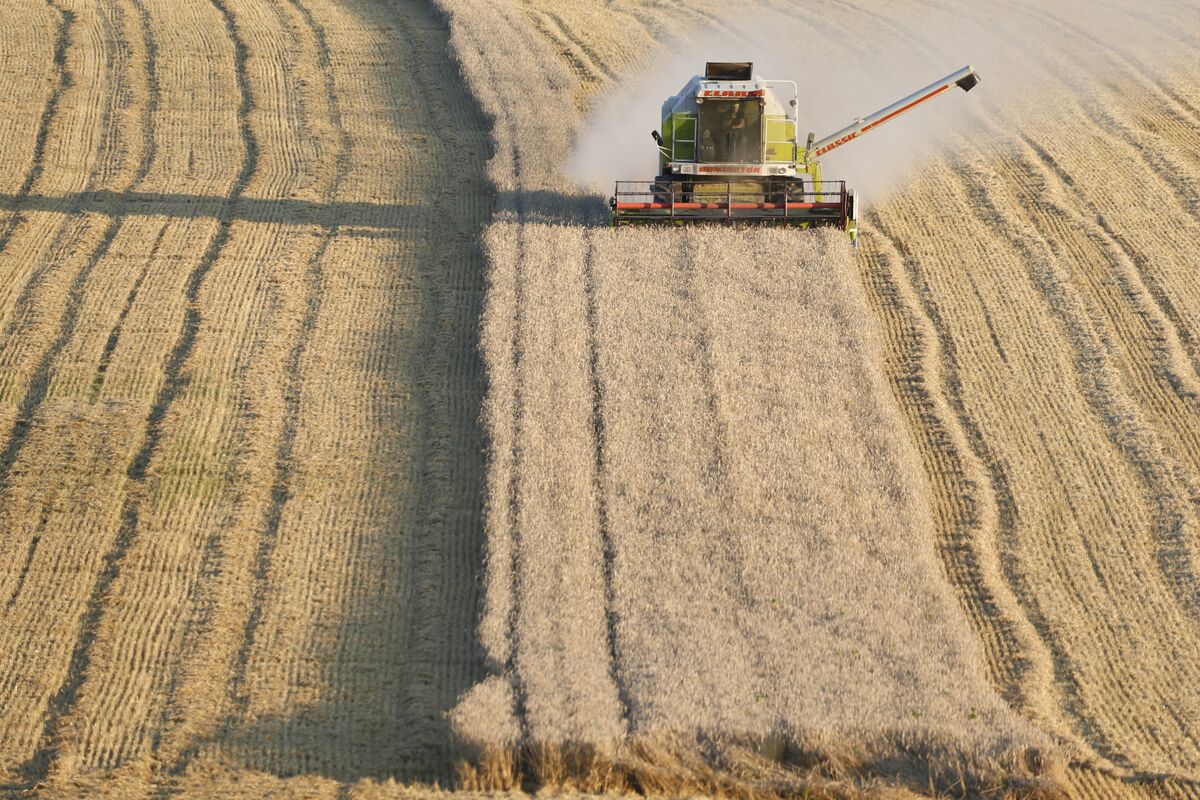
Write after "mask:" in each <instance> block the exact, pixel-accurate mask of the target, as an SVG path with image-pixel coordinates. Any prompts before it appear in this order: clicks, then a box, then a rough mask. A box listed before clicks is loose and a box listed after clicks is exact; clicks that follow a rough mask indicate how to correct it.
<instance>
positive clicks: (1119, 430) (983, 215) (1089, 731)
mask: <svg viewBox="0 0 1200 800" xmlns="http://www.w3.org/2000/svg"><path fill="white" fill-rule="evenodd" d="M959 180H960V181H961V183H962V185H963V187H964V189H965V190H966V192H967V194H968V196H969V197H970V198H971V200H972V203H971V213H972V214H973V215H974V216H975V217H976V219H977V220H978V222H979V224H980V225H983V226H987V225H992V224H999V225H1000V226H1001V228H1002V229H1004V230H1008V231H1010V232H1013V233H1011V234H1010V235H1009V241H1010V242H1011V244H1012V246H1013V248H1014V249H1015V251H1016V253H1017V255H1018V257H1019V258H1020V260H1021V261H1022V262H1023V263H1024V264H1025V265H1026V269H1027V271H1028V274H1029V277H1030V279H1031V281H1032V283H1033V285H1034V286H1035V287H1036V288H1037V290H1038V291H1039V292H1040V293H1041V294H1042V295H1043V296H1044V298H1045V300H1046V306H1047V308H1048V309H1050V310H1051V311H1052V312H1053V316H1054V318H1055V319H1056V320H1057V322H1058V325H1059V327H1060V329H1061V330H1062V332H1063V334H1064V338H1065V339H1066V341H1067V342H1068V343H1069V344H1070V347H1071V349H1072V350H1073V351H1074V352H1073V358H1072V360H1073V362H1074V363H1075V366H1076V370H1077V379H1078V381H1079V383H1080V384H1081V388H1082V389H1083V391H1081V393H1080V394H1081V396H1082V398H1083V399H1084V401H1085V402H1086V403H1087V404H1088V406H1089V407H1090V408H1091V409H1092V411H1093V413H1094V415H1095V416H1096V418H1097V419H1098V421H1099V422H1100V423H1101V425H1102V428H1103V430H1105V431H1106V432H1107V435H1108V438H1109V440H1110V442H1111V443H1112V444H1113V445H1114V446H1115V447H1116V449H1117V451H1118V452H1120V453H1122V454H1124V455H1125V458H1126V461H1127V462H1128V463H1129V465H1130V466H1131V467H1132V469H1133V471H1134V474H1136V475H1137V476H1138V478H1139V481H1140V483H1141V486H1140V491H1141V494H1142V495H1143V497H1144V498H1145V499H1146V501H1147V502H1148V503H1149V504H1150V506H1151V507H1152V508H1155V509H1156V511H1155V514H1154V516H1155V528H1156V532H1155V536H1156V538H1159V539H1162V538H1163V537H1165V536H1169V533H1168V532H1169V531H1170V530H1172V529H1174V528H1177V527H1178V525H1179V524H1180V523H1179V520H1180V514H1181V512H1180V510H1179V509H1178V508H1177V507H1176V506H1175V503H1174V501H1173V499H1171V498H1165V497H1163V496H1162V494H1161V492H1159V491H1158V490H1159V487H1160V486H1162V485H1163V484H1162V478H1163V477H1164V476H1162V475H1161V474H1160V473H1159V471H1158V470H1156V469H1155V466H1154V465H1153V464H1152V463H1151V462H1150V461H1149V460H1148V459H1145V458H1133V457H1132V456H1131V455H1130V454H1131V453H1137V452H1140V451H1141V450H1143V449H1144V448H1142V447H1140V445H1139V443H1140V441H1141V439H1140V437H1141V436H1142V435H1144V434H1146V433H1148V429H1147V428H1146V426H1145V425H1144V423H1143V422H1141V420H1140V419H1139V417H1140V415H1139V414H1137V413H1136V411H1135V408H1134V406H1135V404H1134V403H1133V401H1132V400H1131V399H1130V398H1129V397H1127V396H1124V395H1123V394H1121V388H1122V387H1121V386H1120V383H1119V380H1118V378H1117V377H1116V376H1115V375H1113V374H1109V373H1110V372H1111V371H1112V369H1113V367H1112V365H1111V364H1110V363H1109V360H1110V356H1109V353H1108V351H1109V350H1110V349H1111V343H1110V342H1107V335H1106V334H1105V333H1102V332H1098V331H1096V330H1095V329H1094V327H1093V326H1092V325H1091V324H1090V321H1089V320H1088V319H1087V317H1086V314H1084V313H1083V310H1082V309H1081V308H1079V305H1080V300H1079V298H1078V297H1077V296H1076V295H1075V294H1074V292H1073V291H1072V288H1071V286H1072V285H1071V284H1070V282H1069V281H1066V280H1064V278H1063V277H1062V276H1061V275H1059V274H1058V273H1057V269H1056V267H1055V262H1054V260H1053V258H1052V257H1051V256H1050V254H1049V251H1048V250H1047V247H1048V246H1047V245H1046V243H1045V242H1044V241H1043V240H1042V239H1041V238H1040V237H1037V238H1036V239H1035V238H1033V237H1034V236H1035V235H1036V234H1033V233H1024V234H1022V233H1019V232H1016V231H1019V230H1020V225H1019V224H1017V221H1016V220H1014V219H1013V218H1012V216H1011V214H1009V213H1008V212H1007V210H1006V206H1005V205H1004V203H1003V202H1002V201H1000V200H999V199H995V198H993V196H992V193H991V191H990V190H989V188H988V182H987V181H986V180H985V176H982V175H974V174H971V173H970V172H969V171H968V172H967V173H966V174H960V176H959ZM1135 419H1137V420H1138V422H1137V423H1132V422H1131V421H1132V420H1135ZM1133 424H1136V427H1131V425H1133ZM1151 438H1153V437H1151ZM1013 585H1014V589H1015V588H1017V584H1013ZM1025 597H1026V599H1027V604H1026V607H1027V613H1029V614H1030V617H1031V619H1033V620H1035V625H1036V627H1037V629H1038V630H1039V632H1040V633H1041V634H1042V638H1043V641H1044V642H1045V643H1046V644H1047V646H1048V647H1050V649H1051V652H1052V653H1053V654H1054V656H1055V658H1054V661H1055V666H1056V672H1058V685H1059V686H1061V687H1063V688H1064V689H1065V691H1066V699H1067V703H1066V704H1065V706H1066V708H1067V709H1068V710H1069V711H1070V713H1071V715H1072V716H1073V717H1074V718H1075V719H1076V720H1078V722H1079V723H1080V726H1079V728H1078V732H1079V733H1080V734H1081V735H1083V737H1084V740H1085V741H1087V742H1088V743H1089V744H1091V745H1093V746H1094V747H1095V748H1096V750H1097V751H1098V752H1099V753H1100V754H1101V755H1103V757H1104V758H1106V759H1108V761H1109V762H1110V763H1112V764H1115V765H1117V766H1119V767H1121V768H1122V769H1126V770H1131V771H1132V770H1136V764H1135V762H1134V761H1133V760H1132V759H1131V757H1130V756H1129V755H1128V754H1127V753H1126V752H1124V750H1123V749H1122V748H1121V747H1119V746H1118V745H1117V744H1116V743H1115V742H1114V741H1113V740H1112V738H1111V736H1110V735H1109V734H1107V733H1106V732H1105V731H1104V729H1103V722H1102V721H1101V720H1100V718H1099V717H1098V716H1097V714H1096V713H1095V712H1092V711H1090V710H1088V709H1087V708H1086V701H1085V700H1084V699H1083V697H1082V696H1081V695H1080V692H1079V684H1078V681H1076V680H1075V677H1074V676H1075V675H1076V674H1078V671H1079V668H1078V667H1075V666H1073V659H1072V658H1071V654H1070V653H1069V652H1068V651H1067V650H1066V649H1065V647H1064V645H1063V644H1062V643H1061V642H1059V641H1057V639H1056V637H1055V636H1054V635H1053V632H1052V627H1051V626H1050V625H1049V624H1048V620H1046V619H1045V617H1044V615H1042V614H1041V613H1040V612H1033V606H1034V605H1035V604H1036V600H1035V593H1034V592H1032V591H1029V590H1026V591H1025ZM1109 635H1110V636H1113V637H1115V638H1120V635H1119V634H1117V633H1115V632H1112V633H1110V634H1109ZM1114 689H1116V690H1117V691H1119V692H1120V693H1122V694H1124V695H1126V696H1128V688H1127V687H1117V686H1115V685H1114ZM1161 701H1162V702H1163V703H1164V704H1167V705H1169V703H1170V699H1169V698H1166V697H1162V698H1161ZM1168 713H1170V712H1168ZM1182 727H1183V729H1186V726H1182ZM1139 728H1140V726H1139ZM1155 746H1161V745H1158V744H1157V743H1156V745H1155Z"/></svg>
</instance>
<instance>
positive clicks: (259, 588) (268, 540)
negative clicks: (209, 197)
mask: <svg viewBox="0 0 1200 800" xmlns="http://www.w3.org/2000/svg"><path fill="white" fill-rule="evenodd" d="M286 2H287V4H288V5H289V6H290V7H291V8H293V9H294V10H295V11H296V13H297V14H298V15H299V17H300V18H301V19H302V20H303V22H304V26H305V27H306V29H307V32H308V35H309V36H310V37H311V38H312V40H313V43H314V47H315V49H316V52H317V61H318V66H319V67H320V68H321V70H322V86H323V89H324V92H325V100H326V108H327V112H328V114H329V118H330V122H331V125H332V127H333V128H334V130H335V131H336V139H337V146H336V153H335V155H334V164H335V166H334V175H333V177H332V179H331V180H330V184H329V186H328V187H327V188H326V189H325V191H324V192H323V193H322V203H323V204H324V205H326V206H331V205H332V204H333V203H334V202H335V201H336V199H337V196H338V190H339V189H340V187H341V184H342V183H343V181H344V180H345V178H346V176H347V175H348V174H349V171H350V168H351V162H350V135H349V132H348V131H347V130H346V128H345V125H344V124H343V121H342V117H341V111H340V105H339V102H338V94H337V91H336V87H335V85H334V79H333V73H332V61H331V54H330V49H329V46H328V42H327V38H326V33H325V30H324V28H323V27H322V26H321V25H320V23H318V22H317V21H316V19H315V18H314V17H313V15H312V12H311V11H310V10H309V9H308V8H307V7H306V6H305V5H304V3H302V2H301V1H300V0H286ZM249 179H250V176H247V182H248V181H249ZM325 216H326V217H327V219H325V220H323V221H322V234H321V240H320V243H319V244H318V245H317V248H316V250H315V251H314V252H313V253H312V255H310V256H309V258H308V260H307V263H306V265H305V267H304V269H303V285H304V305H303V307H304V312H303V315H302V317H301V320H300V325H299V328H298V329H297V333H296V338H295V341H294V342H293V343H292V346H291V348H290V349H289V350H288V353H287V356H286V357H285V359H284V368H283V371H284V374H285V375H286V376H287V379H286V383H285V386H284V391H283V396H282V401H283V408H284V410H283V414H282V418H283V423H282V426H281V428H280V433H279V438H278V440H277V441H276V443H275V448H274V458H273V467H272V470H273V473H274V474H273V478H272V480H271V486H270V491H269V494H268V504H267V508H266V510H265V512H264V514H263V523H262V529H261V531H260V532H259V534H258V545H257V548H256V550H255V554H254V568H253V574H252V576H251V589H250V598H249V602H250V610H249V612H248V614H247V615H246V621H245V623H244V625H243V626H242V634H241V637H240V639H241V641H240V643H239V644H238V646H237V648H236V650H235V651H234V655H233V663H232V668H231V671H230V675H229V681H228V689H227V693H228V697H229V698H230V700H231V701H232V704H233V705H232V709H231V710H230V712H229V713H227V714H226V715H225V718H224V719H223V720H222V722H221V724H220V729H219V731H218V732H217V733H215V734H213V735H211V736H206V737H203V738H198V739H194V740H193V741H191V742H190V743H188V744H186V745H184V746H182V747H181V748H180V749H179V752H178V755H177V756H176V757H175V758H173V759H172V761H171V763H170V764H169V765H168V766H167V767H166V768H165V770H164V771H163V773H162V774H161V776H160V777H159V778H157V779H156V783H157V785H158V790H157V795H156V796H157V797H161V798H165V797H169V796H170V795H171V794H172V793H173V792H174V791H175V787H174V786H173V784H172V783H171V781H172V780H173V779H177V778H179V777H180V776H181V775H183V773H184V772H185V770H186V769H187V767H188V766H189V763H190V761H191V760H192V759H193V758H195V757H196V756H197V755H198V754H199V753H200V750H201V748H202V746H203V745H205V744H206V743H211V742H213V741H217V742H220V741H224V740H226V739H227V737H229V736H230V735H231V734H232V733H233V732H234V730H235V728H236V727H237V725H239V724H241V723H243V722H244V721H245V715H246V712H247V710H248V709H249V706H250V703H251V697H250V695H249V693H248V691H247V688H246V684H247V678H248V675H249V670H250V664H251V655H252V653H253V648H254V646H255V644H256V643H257V637H258V631H259V628H260V627H261V625H262V622H263V619H264V616H265V614H266V603H267V599H268V587H269V584H270V577H271V569H272V565H273V556H274V553H275V550H276V546H277V544H278V540H279V530H280V525H281V523H282V519H283V512H284V508H285V507H286V505H287V503H288V501H289V499H290V498H291V484H292V479H293V473H294V470H295V466H296V464H295V458H294V448H295V442H296V436H297V432H298V430H299V425H300V411H301V404H300V399H301V396H302V394H303V389H304V373H303V369H302V366H303V359H304V355H305V353H306V352H307V350H308V347H309V343H310V341H311V339H312V334H313V331H314V330H315V328H316V324H317V320H318V318H319V316H320V313H321V305H322V304H321V299H322V293H323V286H324V268H323V262H324V260H325V256H326V253H327V252H328V250H329V246H330V244H331V243H332V242H333V241H334V240H335V239H336V238H337V236H338V235H339V232H340V217H339V215H338V212H336V211H333V210H330V211H326V212H325ZM131 296H132V293H131ZM218 550H219V548H218V547H217V542H216V540H215V538H214V539H212V540H210V541H209V542H208V543H207V545H206V555H205V559H204V566H202V568H201V570H200V574H201V575H207V574H210V572H211V571H212V569H213V567H212V566H211V563H212V561H213V560H215V557H216V556H217V555H218ZM193 624H194V623H193ZM201 627H203V623H201ZM180 680H181V676H180V670H179V668H178V666H177V667H176V668H175V669H174V670H173V671H172V678H171V680H170V682H169V683H168V686H167V689H166V696H167V702H166V703H165V704H164V706H163V711H162V714H161V720H162V723H163V726H164V730H162V731H160V732H159V733H158V734H157V735H156V736H155V741H154V746H153V748H152V749H153V750H154V751H155V752H158V751H159V749H160V745H161V744H162V743H163V741H164V740H165V739H166V738H167V736H166V733H165V727H166V726H167V725H168V724H169V723H170V722H171V720H172V717H173V714H172V706H173V701H174V697H175V695H176V693H177V692H178V689H179V682H180Z"/></svg>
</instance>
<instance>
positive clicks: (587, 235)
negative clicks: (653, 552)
mask: <svg viewBox="0 0 1200 800" xmlns="http://www.w3.org/2000/svg"><path fill="white" fill-rule="evenodd" d="M583 244H584V253H583V264H582V266H583V289H584V319H585V321H586V324H587V331H588V381H589V382H590V383H591V388H592V419H591V423H592V434H593V436H594V437H595V451H596V467H595V473H594V478H593V483H592V491H593V492H594V493H595V497H596V521H597V527H598V528H599V531H600V552H601V553H602V554H603V566H602V573H603V576H604V612H605V613H604V617H605V620H606V622H607V625H608V660H609V669H608V677H609V680H610V681H612V684H613V686H614V687H616V690H617V702H618V703H619V704H620V705H619V707H618V713H619V715H620V717H622V718H623V719H625V720H626V721H627V722H626V724H627V725H632V723H633V719H632V715H633V708H634V705H633V698H632V697H631V696H630V694H629V687H628V686H627V685H626V682H625V680H624V678H623V676H622V670H621V661H620V657H619V648H618V637H619V634H620V621H621V620H620V614H619V612H618V611H617V607H616V594H615V592H616V590H615V588H614V580H613V573H614V571H615V570H616V546H615V544H614V542H613V537H612V529H611V528H610V527H609V516H608V493H607V491H606V488H607V485H608V479H609V478H608V473H609V470H608V454H607V439H606V433H605V423H604V382H603V380H602V379H601V378H600V337H599V331H600V326H599V312H598V309H597V305H598V304H597V297H596V295H597V286H596V263H595V257H596V248H595V245H594V241H593V232H592V231H590V230H588V231H584V239H583Z"/></svg>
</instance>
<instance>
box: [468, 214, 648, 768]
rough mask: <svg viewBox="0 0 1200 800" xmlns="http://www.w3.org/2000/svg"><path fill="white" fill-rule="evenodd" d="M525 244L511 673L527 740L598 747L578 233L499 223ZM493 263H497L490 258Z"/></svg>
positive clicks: (599, 572) (616, 714) (597, 539)
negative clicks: (519, 697) (514, 674)
mask: <svg viewBox="0 0 1200 800" xmlns="http://www.w3.org/2000/svg"><path fill="white" fill-rule="evenodd" d="M517 235H520V236H523V237H525V239H524V240H525V242H526V246H525V247H524V248H522V249H521V250H519V251H518V252H519V255H520V257H521V259H522V261H521V263H520V264H519V265H517V266H516V268H515V270H514V271H518V272H519V275H520V276H521V277H520V278H519V280H520V281H521V290H520V302H521V303H522V305H523V309H522V312H521V328H520V330H519V331H518V333H517V339H516V342H517V345H516V347H517V353H516V359H515V360H516V363H517V369H518V370H520V372H521V376H520V380H521V385H522V388H523V390H522V393H521V403H522V408H521V411H520V413H521V416H522V424H521V439H520V441H519V442H518V443H517V448H518V456H517V459H516V469H517V474H516V481H515V484H514V486H513V496H512V497H511V499H510V502H512V503H514V504H515V518H514V522H515V526H516V530H517V532H518V533H517V537H516V542H517V548H518V549H517V552H516V554H515V560H514V569H515V582H516V595H517V608H516V609H515V611H516V618H515V620H514V622H513V630H512V635H513V637H514V640H515V653H514V665H515V667H516V670H517V675H518V681H519V683H518V691H519V692H520V693H521V695H522V698H523V711H524V714H525V722H526V725H527V735H528V736H529V738H530V739H531V740H532V741H535V742H539V743H547V744H559V743H565V742H573V743H588V744H596V745H600V746H604V745H606V744H609V743H612V742H615V741H617V740H619V739H620V738H621V737H622V735H623V733H624V730H623V725H622V722H621V717H622V713H623V709H622V708H621V705H620V701H619V698H618V695H617V689H616V686H614V684H613V680H612V677H611V675H610V669H611V665H610V663H609V661H610V658H609V634H608V608H607V602H606V588H605V564H604V560H605V552H604V549H603V547H602V541H601V537H602V536H603V535H604V533H603V532H602V531H601V528H600V526H601V525H602V524H603V519H602V518H601V517H600V516H599V513H600V511H599V509H598V506H597V498H596V493H595V492H596V470H597V447H598V446H599V443H598V441H597V431H596V430H595V428H594V426H593V399H594V398H593V391H594V390H593V385H592V380H591V373H590V366H589V365H590V360H591V348H590V339H589V330H588V324H589V321H588V313H587V302H588V301H587V297H586V291H587V287H586V285H585V280H586V279H585V275H584V269H585V261H586V260H587V258H588V255H587V250H588V245H587V243H586V241H585V239H584V235H583V231H582V230H580V229H577V228H568V227H561V226H533V227H530V226H526V227H525V228H524V229H522V230H520V231H518V230H517V228H516V226H510V225H500V226H495V227H493V228H492V229H491V230H490V231H489V234H488V236H489V238H493V237H497V236H517ZM493 263H494V261H493Z"/></svg>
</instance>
